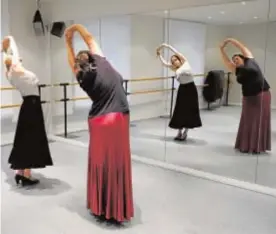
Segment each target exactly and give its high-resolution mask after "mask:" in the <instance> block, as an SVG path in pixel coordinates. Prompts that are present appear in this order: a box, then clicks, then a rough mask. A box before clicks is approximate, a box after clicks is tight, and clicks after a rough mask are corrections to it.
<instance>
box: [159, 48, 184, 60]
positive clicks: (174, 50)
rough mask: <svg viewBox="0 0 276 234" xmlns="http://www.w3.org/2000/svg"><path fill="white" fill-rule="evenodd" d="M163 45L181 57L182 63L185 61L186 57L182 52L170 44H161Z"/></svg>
mask: <svg viewBox="0 0 276 234" xmlns="http://www.w3.org/2000/svg"><path fill="white" fill-rule="evenodd" d="M163 46H164V47H166V48H168V49H170V50H171V51H172V52H173V53H174V54H176V55H177V56H178V57H179V58H180V59H181V62H182V63H184V62H185V61H187V58H186V57H185V56H184V55H183V54H181V53H180V52H178V51H177V50H176V49H175V48H174V47H172V46H171V45H167V44H163Z"/></svg>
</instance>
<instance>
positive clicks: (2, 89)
mask: <svg viewBox="0 0 276 234" xmlns="http://www.w3.org/2000/svg"><path fill="white" fill-rule="evenodd" d="M0 90H1V91H5V90H15V88H14V87H1V88H0Z"/></svg>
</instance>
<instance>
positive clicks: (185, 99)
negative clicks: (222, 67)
mask: <svg viewBox="0 0 276 234" xmlns="http://www.w3.org/2000/svg"><path fill="white" fill-rule="evenodd" d="M163 48H168V49H170V50H171V51H172V52H173V53H174V55H173V56H171V59H170V60H171V61H170V63H168V62H166V61H165V59H164V58H163V57H162V56H161V50H162V49H163ZM157 55H158V56H159V58H160V60H161V62H162V63H163V64H164V65H165V66H166V67H168V68H170V69H171V70H172V71H174V72H175V74H176V79H177V80H178V82H179V83H180V85H179V88H178V92H177V98H176V102H175V108H174V112H173V116H172V118H171V121H170V123H169V127H170V128H172V129H178V134H177V136H176V137H175V140H178V141H179V140H180V141H185V140H186V139H187V134H188V130H189V129H192V128H198V127H201V126H202V123H201V118H200V113H199V104H198V94H197V88H196V86H195V83H194V78H193V75H192V71H191V66H190V64H189V62H188V60H187V58H185V57H184V55H182V54H181V53H179V52H178V51H177V50H176V49H174V48H173V47H172V46H170V45H167V44H162V45H161V46H159V47H158V48H157Z"/></svg>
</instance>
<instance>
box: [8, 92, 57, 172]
mask: <svg viewBox="0 0 276 234" xmlns="http://www.w3.org/2000/svg"><path fill="white" fill-rule="evenodd" d="M8 162H9V163H10V164H11V168H12V169H14V170H22V169H31V168H44V167H46V166H51V165H53V161H52V158H51V154H50V149H49V144H48V139H47V134H46V130H45V125H44V117H43V111H42V106H41V102H40V97H39V96H26V97H23V103H22V105H21V109H20V112H19V117H18V122H17V127H16V131H15V137H14V142H13V148H12V151H11V154H10V157H9V160H8Z"/></svg>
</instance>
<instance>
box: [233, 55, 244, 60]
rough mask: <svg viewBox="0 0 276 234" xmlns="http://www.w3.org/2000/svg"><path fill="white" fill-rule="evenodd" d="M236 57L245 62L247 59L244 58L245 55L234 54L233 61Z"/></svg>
mask: <svg viewBox="0 0 276 234" xmlns="http://www.w3.org/2000/svg"><path fill="white" fill-rule="evenodd" d="M235 57H240V58H241V59H242V60H243V61H244V60H245V57H244V55H242V54H234V55H233V56H232V60H233V59H234V58H235Z"/></svg>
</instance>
